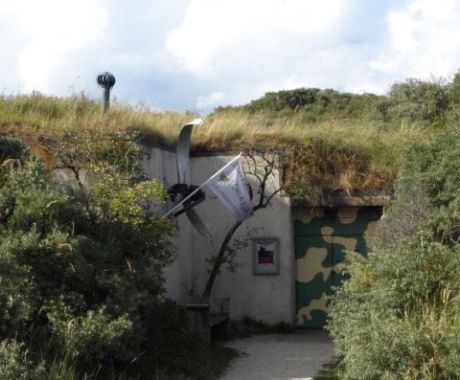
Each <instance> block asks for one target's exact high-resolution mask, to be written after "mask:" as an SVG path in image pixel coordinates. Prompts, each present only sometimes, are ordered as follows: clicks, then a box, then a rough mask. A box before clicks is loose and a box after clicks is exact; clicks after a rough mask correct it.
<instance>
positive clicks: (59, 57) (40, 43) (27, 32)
mask: <svg viewBox="0 0 460 380" xmlns="http://www.w3.org/2000/svg"><path fill="white" fill-rule="evenodd" d="M7 12H8V13H9V14H7V15H6V16H7V17H12V18H15V19H16V20H17V21H18V23H17V27H18V28H19V29H20V30H21V32H22V34H23V36H24V38H23V41H22V44H21V50H20V51H19V52H18V54H17V57H16V59H17V66H16V72H17V76H18V81H19V84H20V88H21V90H23V91H26V92H28V91H32V90H38V91H44V92H47V91H50V90H52V89H53V88H56V87H57V86H53V85H52V83H53V79H54V78H53V76H54V73H55V72H56V70H58V69H60V70H65V66H66V65H67V64H68V63H69V62H68V60H67V59H66V58H67V57H66V54H68V53H72V52H75V51H82V50H84V49H87V48H88V47H90V46H91V45H94V44H95V43H97V42H98V40H99V39H100V38H101V37H102V36H103V33H104V30H105V28H106V27H107V23H108V17H107V12H106V11H105V10H104V9H103V8H102V6H101V4H99V3H98V2H95V1H91V0H80V1H78V2H74V1H60V0H42V1H39V2H31V1H25V0H22V1H21V0H20V1H17V2H15V5H14V6H12V7H10V8H9V9H8V11H7ZM2 16H3V17H5V14H2ZM3 17H1V18H3ZM71 75H72V74H71ZM75 76H76V75H75V74H73V75H72V77H75Z"/></svg>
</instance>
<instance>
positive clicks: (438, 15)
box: [371, 0, 460, 79]
mask: <svg viewBox="0 0 460 380" xmlns="http://www.w3.org/2000/svg"><path fill="white" fill-rule="evenodd" d="M459 19H460V3H459V2H458V1H455V0H437V1H432V0H415V1H410V2H409V4H408V5H407V6H406V7H405V8H403V9H399V10H395V11H393V12H391V13H390V14H389V15H388V17H387V22H388V26H389V30H390V35H391V38H390V41H389V44H388V46H387V47H386V48H385V49H384V50H383V52H382V54H381V55H380V56H378V57H377V58H376V59H375V60H374V61H373V62H372V63H371V68H372V69H375V70H379V71H381V72H383V73H385V74H387V75H389V76H390V77H393V78H395V79H396V78H397V79H402V78H407V77H416V78H420V79H430V78H431V77H439V76H448V75H450V74H452V73H453V72H456V71H457V70H458V69H459V67H460V24H459V22H458V20H459Z"/></svg>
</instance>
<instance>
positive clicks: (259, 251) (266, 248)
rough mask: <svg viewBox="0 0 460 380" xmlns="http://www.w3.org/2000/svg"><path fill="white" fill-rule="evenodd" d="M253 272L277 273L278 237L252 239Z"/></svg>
mask: <svg viewBox="0 0 460 380" xmlns="http://www.w3.org/2000/svg"><path fill="white" fill-rule="evenodd" d="M252 251H253V272H254V274H279V239H278V238H266V237H262V238H255V239H253V240H252Z"/></svg>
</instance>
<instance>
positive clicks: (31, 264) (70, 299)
mask: <svg viewBox="0 0 460 380" xmlns="http://www.w3.org/2000/svg"><path fill="white" fill-rule="evenodd" d="M16 145H17V146H18V147H19V146H22V145H21V144H19V143H18V144H16ZM16 145H15V143H12V141H10V140H5V139H0V148H1V147H4V146H16ZM115 146H117V145H115ZM119 146H121V147H124V143H122V142H120V144H119ZM112 148H113V146H112ZM121 150H122V151H125V150H124V148H123V149H121ZM4 151H5V150H4ZM91 151H92V150H88V152H91ZM92 152H93V151H92ZM6 156H7V155H5V157H6ZM9 156H11V155H9ZM15 157H16V156H15ZM17 157H19V156H17ZM87 157H91V156H87ZM126 159H129V160H130V159H131V158H129V157H126V156H122V158H121V159H120V160H119V161H118V160H117V159H115V158H114V157H113V155H110V156H107V157H106V160H105V161H104V160H101V161H99V162H97V165H93V166H92V167H93V168H94V173H95V183H94V186H93V187H92V188H91V189H88V188H85V187H84V186H80V187H77V188H68V189H67V190H66V191H63V190H62V189H63V187H62V186H58V185H56V184H54V183H53V182H52V181H50V179H51V176H50V174H49V172H48V171H47V170H45V168H44V165H43V163H42V162H41V160H38V159H32V158H25V157H24V158H23V159H22V160H18V161H17V163H16V164H15V165H1V166H0V343H1V344H2V346H0V360H2V362H1V363H0V366H1V368H0V371H3V372H0V373H1V376H0V377H1V378H2V379H5V380H13V379H22V378H24V379H34V377H33V376H35V375H33V373H35V372H34V371H35V369H36V370H37V371H38V369H40V368H41V369H40V370H41V371H45V372H46V373H47V374H48V375H47V376H49V378H53V376H54V377H55V378H59V376H60V375H59V373H67V374H69V376H70V374H73V375H72V376H76V377H75V378H79V376H83V375H82V374H83V373H87V374H94V376H96V375H95V374H98V375H97V376H98V378H99V376H100V377H103V376H104V373H106V372H114V373H121V372H123V371H125V372H126V371H128V372H129V371H133V373H134V374H137V373H139V371H141V369H140V368H139V367H138V366H137V364H138V362H140V361H138V360H137V359H136V358H138V357H139V356H145V357H148V360H146V362H147V361H148V362H150V364H149V366H151V367H152V368H154V370H156V369H157V368H165V369H167V370H171V371H174V369H175V368H176V369H177V360H178V359H177V358H178V357H181V356H184V355H185V353H186V352H187V350H188V349H190V347H195V346H196V345H197V343H196V342H194V341H193V337H192V335H190V333H189V332H188V330H187V323H186V317H185V313H184V311H183V310H182V309H180V308H179V307H178V306H177V305H176V304H174V303H173V302H171V301H169V300H167V299H166V298H165V295H164V280H163V276H162V270H163V268H164V267H165V266H166V265H168V264H169V263H170V262H171V261H172V258H173V247H172V246H171V243H170V239H169V235H170V232H171V226H170V225H169V224H168V223H167V222H166V220H164V219H162V218H159V217H156V216H155V214H154V212H153V211H152V210H153V208H152V205H154V204H155V202H156V203H158V204H159V203H160V202H162V200H163V199H164V196H165V192H164V190H163V188H162V187H161V186H160V184H159V183H158V182H157V181H154V180H146V179H144V178H142V176H140V175H138V174H139V173H138V172H136V171H132V169H131V168H132V166H131V165H126V161H125V160H126ZM88 163H89V164H91V161H89V162H88ZM80 164H81V165H83V164H82V163H80ZM8 347H9V348H8ZM7 354H9V355H10V356H7ZM2 355H3V356H2ZM26 367H27V368H30V370H29V369H27V370H26V369H25V368H26ZM19 373H20V374H21V375H20V376H19V375H17V374H19ZM37 373H38V372H37ZM42 375H43V373H42ZM21 376H23V377H21ZM44 376H45V375H43V377H40V378H46V377H44Z"/></svg>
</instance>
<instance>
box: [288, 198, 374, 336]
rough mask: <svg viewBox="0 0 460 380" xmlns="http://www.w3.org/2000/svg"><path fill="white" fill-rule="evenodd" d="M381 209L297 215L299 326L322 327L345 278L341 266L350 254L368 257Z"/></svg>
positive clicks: (297, 300)
mask: <svg viewBox="0 0 460 380" xmlns="http://www.w3.org/2000/svg"><path fill="white" fill-rule="evenodd" d="M380 214H381V208H378V207H360V208H358V207H347V208H338V209H318V208H316V209H313V208H312V209H306V210H305V209H304V210H295V212H294V234H295V254H296V271H297V274H296V310H297V325H298V326H299V327H306V328H322V327H324V325H325V323H326V317H327V312H328V310H327V302H328V296H330V295H331V294H332V292H333V289H334V287H336V286H339V285H340V284H341V283H342V281H343V280H344V279H345V278H344V276H345V275H344V274H342V273H340V271H339V270H338V268H337V265H338V264H340V263H341V262H342V261H343V260H344V259H345V254H346V251H355V252H359V253H361V254H363V255H366V254H367V251H368V247H367V240H368V239H369V236H370V235H371V234H372V231H373V229H374V228H375V225H376V221H377V220H378V219H379V217H380Z"/></svg>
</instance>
